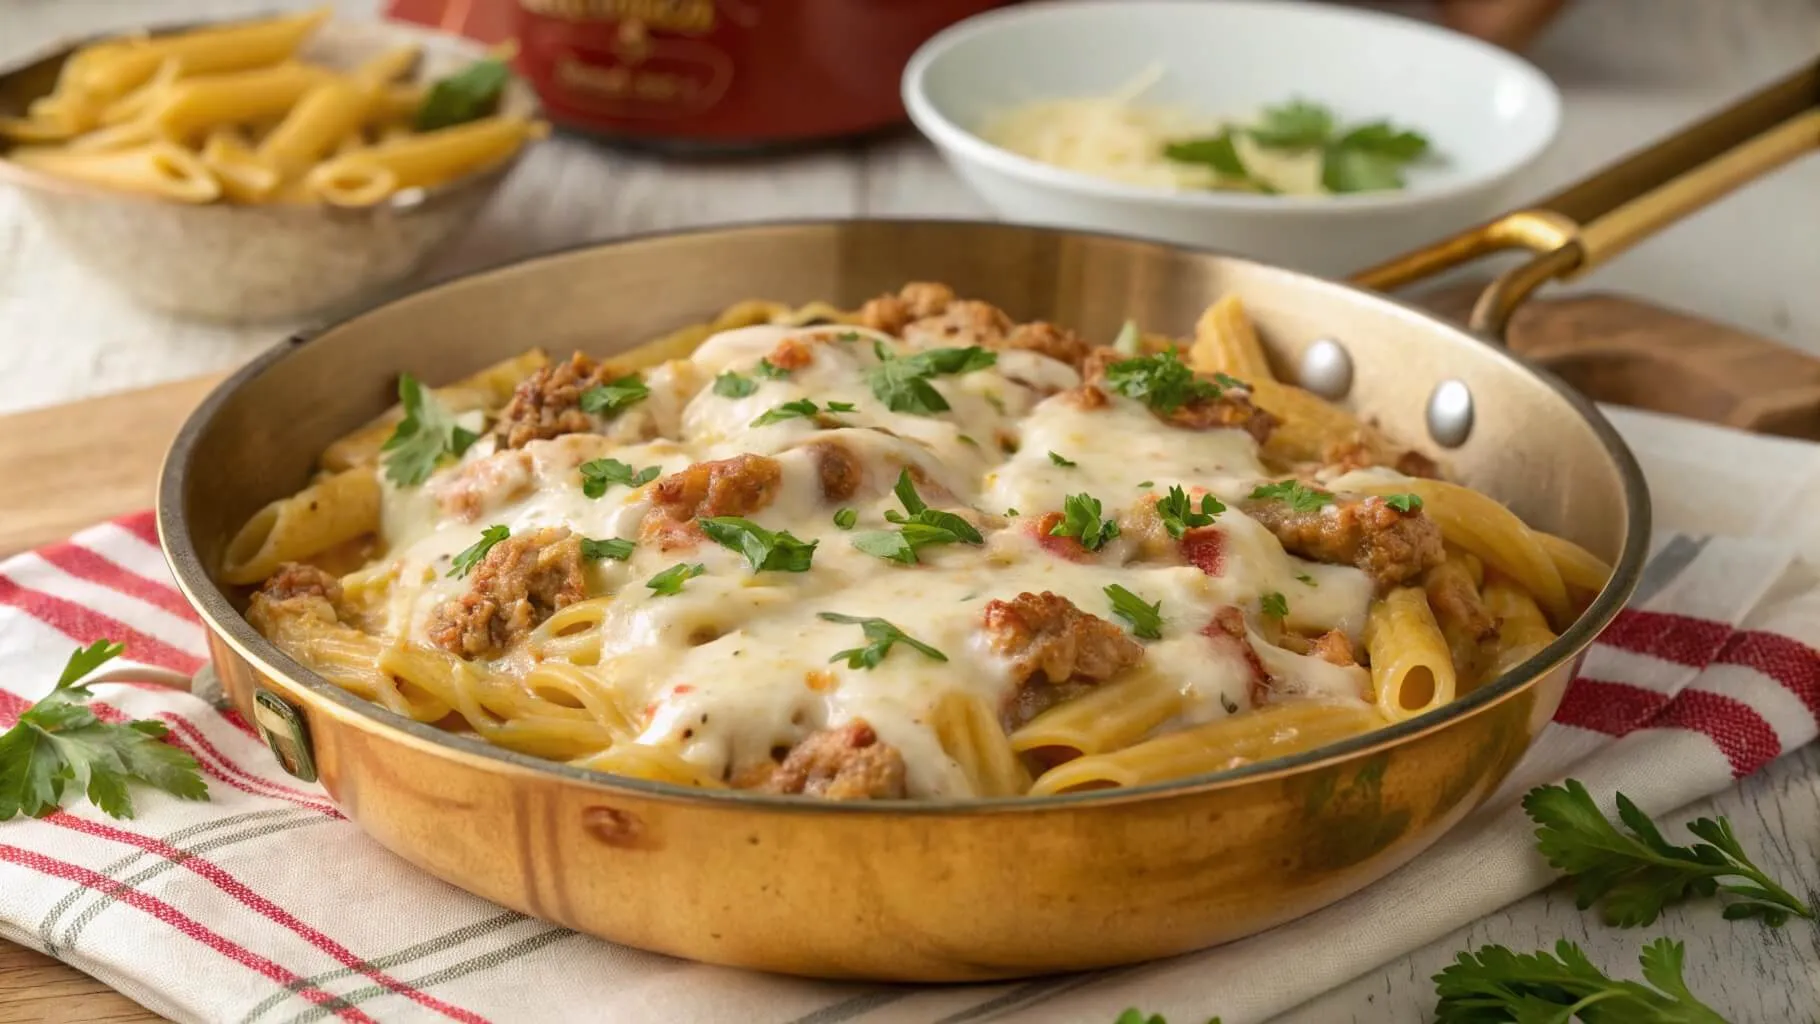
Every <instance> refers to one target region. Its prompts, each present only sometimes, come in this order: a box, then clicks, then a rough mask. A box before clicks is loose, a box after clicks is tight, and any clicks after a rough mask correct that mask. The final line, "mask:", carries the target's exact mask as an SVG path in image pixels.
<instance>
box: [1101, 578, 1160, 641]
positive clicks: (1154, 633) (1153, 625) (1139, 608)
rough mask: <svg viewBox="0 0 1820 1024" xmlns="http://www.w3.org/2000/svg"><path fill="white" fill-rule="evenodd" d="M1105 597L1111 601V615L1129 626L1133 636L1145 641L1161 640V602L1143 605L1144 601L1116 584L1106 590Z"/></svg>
mask: <svg viewBox="0 0 1820 1024" xmlns="http://www.w3.org/2000/svg"><path fill="white" fill-rule="evenodd" d="M1106 597H1107V598H1108V599H1109V600H1111V601H1112V614H1114V615H1117V616H1118V617H1119V618H1121V619H1124V620H1125V621H1126V622H1128V623H1130V624H1131V632H1132V634H1133V635H1134V636H1141V637H1143V638H1144V639H1146V640H1161V639H1162V638H1163V602H1162V601H1160V600H1159V601H1157V602H1156V603H1155V604H1145V603H1144V599H1143V598H1141V597H1139V596H1137V595H1136V594H1133V593H1132V592H1131V591H1129V590H1126V589H1125V588H1124V587H1121V586H1119V585H1118V584H1117V583H1114V584H1111V585H1110V586H1108V587H1107V588H1106Z"/></svg>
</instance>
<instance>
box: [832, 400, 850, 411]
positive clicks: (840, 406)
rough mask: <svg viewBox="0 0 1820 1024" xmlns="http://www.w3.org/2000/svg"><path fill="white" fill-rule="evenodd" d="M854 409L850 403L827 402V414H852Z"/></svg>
mask: <svg viewBox="0 0 1820 1024" xmlns="http://www.w3.org/2000/svg"><path fill="white" fill-rule="evenodd" d="M854 408H856V407H855V406H854V404H853V403H852V402H829V403H828V411H829V412H852V411H853V410H854Z"/></svg>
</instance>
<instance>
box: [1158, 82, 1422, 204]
mask: <svg viewBox="0 0 1820 1024" xmlns="http://www.w3.org/2000/svg"><path fill="white" fill-rule="evenodd" d="M1241 135H1244V136H1249V137H1250V138H1251V140H1252V141H1253V142H1255V143H1257V144H1258V145H1260V146H1263V147H1265V148H1266V149H1274V150H1279V151H1283V152H1290V153H1306V152H1309V151H1319V152H1320V156H1321V185H1322V187H1324V188H1326V189H1327V191H1329V192H1333V193H1347V192H1371V191H1380V190H1386V189H1400V188H1402V187H1403V171H1404V169H1405V168H1406V167H1407V166H1408V165H1409V164H1411V163H1414V162H1415V161H1417V160H1420V159H1421V158H1423V157H1425V156H1427V155H1428V153H1429V151H1430V147H1429V142H1428V139H1427V138H1426V137H1424V136H1423V135H1421V134H1420V133H1418V132H1414V131H1409V130H1407V129H1399V128H1396V127H1394V126H1393V125H1391V124H1390V122H1388V121H1381V120H1380V121H1371V122H1368V123H1365V124H1358V125H1354V126H1352V127H1351V128H1348V129H1345V130H1342V129H1341V127H1340V123H1339V120H1338V118H1336V117H1335V116H1334V113H1333V111H1331V110H1329V109H1328V108H1326V107H1324V106H1322V105H1320V104H1318V103H1310V102H1308V101H1306V100H1300V99H1297V100H1292V101H1290V102H1289V103H1286V104H1283V105H1282V106H1277V107H1266V108H1265V109H1264V111H1263V113H1262V116H1261V117H1260V118H1259V119H1258V122H1257V123H1256V124H1252V125H1247V126H1243V127H1229V128H1226V129H1223V130H1222V131H1221V132H1220V133H1219V134H1218V135H1213V136H1209V137H1207V138H1201V139H1184V140H1180V141H1177V142H1173V143H1170V144H1169V145H1167V146H1165V147H1164V149H1163V155H1164V156H1166V157H1167V158H1169V159H1170V160H1174V161H1176V162H1177V163H1191V164H1204V165H1206V166H1208V167H1211V168H1213V170H1214V171H1215V172H1216V173H1217V174H1219V175H1220V176H1221V177H1223V178H1228V179H1231V180H1233V181H1235V182H1238V183H1241V184H1244V185H1247V186H1249V187H1251V188H1253V189H1256V190H1257V191H1260V192H1265V193H1274V192H1276V191H1277V189H1276V188H1275V187H1274V186H1272V185H1271V183H1270V182H1268V181H1266V180H1264V179H1263V178H1261V177H1259V176H1257V175H1256V174H1255V173H1253V172H1252V171H1251V169H1250V168H1248V167H1246V166H1245V162H1244V159H1243V158H1242V157H1241V156H1240V155H1239V151H1238V147H1237V142H1238V139H1239V137H1240V136H1241Z"/></svg>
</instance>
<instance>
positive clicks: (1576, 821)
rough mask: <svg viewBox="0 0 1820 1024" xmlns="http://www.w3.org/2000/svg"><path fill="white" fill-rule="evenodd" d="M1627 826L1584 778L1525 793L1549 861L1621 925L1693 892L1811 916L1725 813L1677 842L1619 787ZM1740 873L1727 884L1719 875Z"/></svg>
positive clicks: (1769, 918) (1768, 912) (1731, 904)
mask: <svg viewBox="0 0 1820 1024" xmlns="http://www.w3.org/2000/svg"><path fill="white" fill-rule="evenodd" d="M1617 804H1618V818H1619V820H1620V821H1622V822H1623V823H1624V825H1625V826H1626V828H1628V829H1629V831H1628V832H1621V831H1619V830H1618V828H1617V826H1615V825H1613V824H1612V823H1611V821H1609V820H1608V819H1607V818H1606V817H1605V814H1604V813H1603V812H1602V811H1600V810H1599V807H1598V805H1597V804H1595V803H1594V802H1593V798H1592V795H1591V794H1590V793H1588V792H1587V791H1586V787H1585V786H1584V785H1581V784H1580V783H1579V782H1578V781H1577V780H1574V779H1568V780H1567V783H1566V785H1564V786H1538V787H1537V788H1535V789H1533V790H1531V791H1530V792H1529V795H1527V796H1525V797H1524V798H1523V810H1524V811H1525V812H1527V813H1528V814H1529V816H1530V818H1531V819H1533V820H1534V821H1535V823H1536V824H1537V825H1538V826H1540V827H1539V828H1537V829H1536V846H1537V847H1538V848H1539V849H1540V850H1541V851H1542V855H1543V856H1544V857H1547V858H1548V862H1549V863H1550V864H1552V865H1554V866H1555V867H1556V868H1558V869H1560V870H1561V871H1563V872H1565V873H1566V874H1567V875H1568V877H1570V878H1572V879H1573V882H1574V894H1575V902H1576V903H1577V904H1578V905H1579V907H1580V909H1581V910H1585V909H1586V908H1588V907H1590V906H1592V905H1593V904H1594V903H1601V904H1602V906H1601V909H1602V911H1603V914H1604V918H1605V923H1607V924H1610V925H1615V926H1617V927H1620V928H1628V927H1631V926H1633V925H1646V924H1649V923H1651V922H1653V921H1655V919H1656V917H1657V916H1658V915H1660V914H1661V913H1662V908H1663V907H1665V906H1667V905H1668V904H1670V903H1678V902H1680V901H1682V900H1684V899H1687V898H1688V897H1690V896H1714V895H1718V894H1724V895H1725V896H1727V897H1730V899H1728V901H1727V902H1726V905H1725V911H1724V914H1725V917H1726V918H1727V919H1728V920H1741V919H1744V918H1752V917H1754V918H1759V919H1761V920H1762V921H1763V923H1764V924H1767V925H1771V926H1777V925H1781V924H1782V923H1783V922H1785V921H1787V920H1788V918H1789V915H1791V914H1792V915H1795V916H1797V917H1806V918H1812V917H1813V916H1814V912H1813V910H1812V909H1811V908H1810V907H1808V905H1807V904H1805V903H1803V902H1802V901H1800V900H1799V899H1796V898H1795V896H1794V895H1793V894H1792V893H1790V892H1789V891H1788V890H1786V889H1784V888H1782V886H1780V885H1778V884H1776V882H1775V881H1774V880H1773V879H1771V878H1770V877H1769V876H1768V875H1765V874H1764V873H1763V871H1762V869H1760V868H1758V867H1757V865H1755V864H1753V863H1751V860H1750V857H1748V856H1747V855H1746V854H1745V852H1744V850H1743V848H1742V847H1740V846H1739V845H1738V839H1737V836H1735V835H1733V833H1732V828H1731V823H1730V822H1729V821H1727V820H1725V819H1724V818H1719V819H1717V820H1715V819H1712V818H1700V819H1698V820H1697V821H1693V822H1690V823H1689V824H1688V826H1687V830H1688V831H1689V832H1692V833H1693V834H1694V835H1695V836H1696V837H1697V838H1700V839H1704V840H1705V842H1703V843H1698V844H1696V845H1694V846H1676V845H1674V844H1673V843H1670V842H1669V841H1668V840H1667V839H1665V838H1663V836H1662V833H1661V831H1660V830H1658V829H1657V828H1656V826H1655V823H1654V822H1652V821H1650V820H1649V816H1648V815H1646V814H1644V813H1643V811H1642V810H1641V809H1640V808H1638V807H1637V805H1636V804H1635V803H1632V802H1631V800H1630V798H1629V797H1626V796H1625V795H1624V794H1622V793H1619V794H1617ZM1725 878H1733V879H1738V881H1735V882H1730V883H1726V884H1720V879H1725Z"/></svg>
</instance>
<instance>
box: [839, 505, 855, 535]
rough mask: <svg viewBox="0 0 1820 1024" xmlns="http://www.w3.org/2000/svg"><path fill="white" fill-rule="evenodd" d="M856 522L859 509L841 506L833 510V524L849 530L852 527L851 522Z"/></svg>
mask: <svg viewBox="0 0 1820 1024" xmlns="http://www.w3.org/2000/svg"><path fill="white" fill-rule="evenodd" d="M857 522H859V510H858V509H853V508H841V509H835V510H834V525H835V526H838V527H840V528H841V529H843V530H851V529H853V524H854V523H857Z"/></svg>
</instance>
